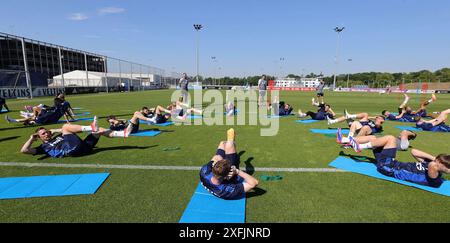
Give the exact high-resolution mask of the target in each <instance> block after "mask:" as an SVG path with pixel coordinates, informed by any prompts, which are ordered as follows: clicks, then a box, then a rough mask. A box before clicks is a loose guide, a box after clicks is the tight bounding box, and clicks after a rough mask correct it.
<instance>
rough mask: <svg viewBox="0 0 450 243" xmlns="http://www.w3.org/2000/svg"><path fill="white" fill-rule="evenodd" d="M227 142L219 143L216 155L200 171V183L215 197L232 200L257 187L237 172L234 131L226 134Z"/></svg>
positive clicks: (242, 196) (247, 176)
mask: <svg viewBox="0 0 450 243" xmlns="http://www.w3.org/2000/svg"><path fill="white" fill-rule="evenodd" d="M227 136H228V138H227V141H225V142H221V143H220V144H219V148H218V149H217V152H216V155H215V156H214V157H213V158H212V159H211V161H210V162H209V163H208V164H206V165H205V166H203V167H202V169H201V170H200V181H201V183H202V184H203V186H204V187H206V188H207V189H208V190H209V191H210V192H211V193H212V194H214V195H215V196H217V197H219V198H222V199H227V200H233V199H241V198H244V197H245V194H246V193H247V192H249V191H251V190H252V189H253V188H255V187H256V186H258V183H259V182H258V180H257V179H255V178H254V177H253V176H251V175H249V174H247V173H245V172H243V171H241V170H239V163H240V161H239V155H237V153H236V143H235V131H234V130H233V129H230V130H228V132H227Z"/></svg>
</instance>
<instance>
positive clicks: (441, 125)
mask: <svg viewBox="0 0 450 243" xmlns="http://www.w3.org/2000/svg"><path fill="white" fill-rule="evenodd" d="M449 114H450V109H448V110H445V111H443V112H441V113H440V114H439V116H438V117H437V118H436V119H433V120H430V121H426V120H424V119H423V118H420V117H418V118H416V120H417V123H416V127H418V128H421V129H422V130H424V131H429V132H450V126H449V125H446V124H445V121H447V119H448V115H449Z"/></svg>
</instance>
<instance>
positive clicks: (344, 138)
mask: <svg viewBox="0 0 450 243" xmlns="http://www.w3.org/2000/svg"><path fill="white" fill-rule="evenodd" d="M341 142H342V143H350V138H346V137H343V138H342V141H341Z"/></svg>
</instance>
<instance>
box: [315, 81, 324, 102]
mask: <svg viewBox="0 0 450 243" xmlns="http://www.w3.org/2000/svg"><path fill="white" fill-rule="evenodd" d="M324 89H325V83H324V82H323V81H321V82H320V84H319V86H317V87H316V90H317V98H318V99H319V100H320V103H324V101H323V97H324V96H325V94H324V91H323V90H324Z"/></svg>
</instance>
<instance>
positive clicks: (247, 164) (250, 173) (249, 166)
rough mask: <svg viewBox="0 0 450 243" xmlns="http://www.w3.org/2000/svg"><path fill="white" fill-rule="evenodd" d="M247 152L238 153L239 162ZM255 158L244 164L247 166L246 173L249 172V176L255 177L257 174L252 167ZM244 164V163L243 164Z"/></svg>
mask: <svg viewBox="0 0 450 243" xmlns="http://www.w3.org/2000/svg"><path fill="white" fill-rule="evenodd" d="M246 152H247V151H241V152H239V153H238V156H239V161H240V159H241V157H242V156H243V155H244V154H245V153H246ZM254 159H255V158H254V157H250V158H248V159H247V160H246V161H245V162H244V164H245V171H246V172H247V174H249V175H253V174H255V167H254V166H253V165H252V161H253V160H254ZM241 164H242V163H241Z"/></svg>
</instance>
